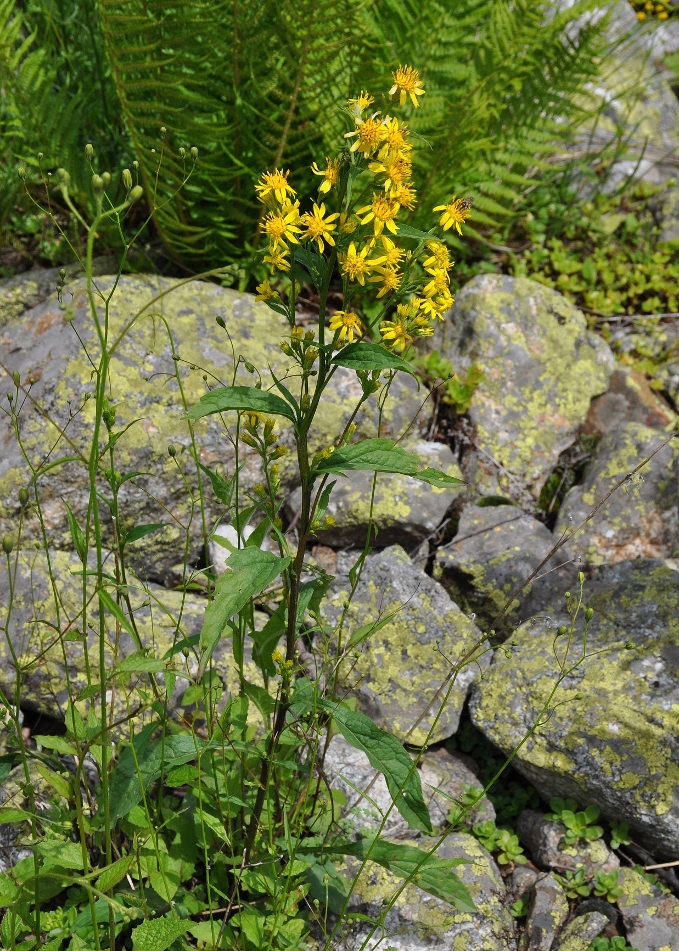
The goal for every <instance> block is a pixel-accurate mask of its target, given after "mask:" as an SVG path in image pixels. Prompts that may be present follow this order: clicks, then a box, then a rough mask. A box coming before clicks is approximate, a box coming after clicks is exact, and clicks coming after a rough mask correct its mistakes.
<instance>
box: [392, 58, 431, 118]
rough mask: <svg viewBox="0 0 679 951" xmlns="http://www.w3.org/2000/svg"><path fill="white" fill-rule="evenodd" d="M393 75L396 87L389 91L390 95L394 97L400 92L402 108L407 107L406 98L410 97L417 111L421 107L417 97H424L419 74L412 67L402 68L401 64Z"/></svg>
mask: <svg viewBox="0 0 679 951" xmlns="http://www.w3.org/2000/svg"><path fill="white" fill-rule="evenodd" d="M391 75H392V76H393V78H394V85H393V86H392V87H391V89H390V90H389V95H390V96H393V95H394V94H395V93H397V92H398V94H399V100H400V104H401V105H402V106H404V105H405V101H406V98H407V97H408V96H410V98H411V100H412V103H413V105H414V106H415V108H416V109H417V107H418V105H419V103H418V101H417V97H418V96H422V95H424V89H423V88H422V81H421V80H420V74H419V72H418V71H417V70H416V69H415V68H414V67H412V66H401V65H400V64H399V67H398V69H397V70H396V72H395V73H392V74H391Z"/></svg>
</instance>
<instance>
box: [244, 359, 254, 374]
mask: <svg viewBox="0 0 679 951" xmlns="http://www.w3.org/2000/svg"><path fill="white" fill-rule="evenodd" d="M243 365H244V366H245V369H246V370H247V371H248V373H254V372H255V368H254V367H253V365H252V364H251V363H250V361H249V360H243Z"/></svg>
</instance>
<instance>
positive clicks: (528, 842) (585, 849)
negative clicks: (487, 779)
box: [516, 809, 620, 878]
mask: <svg viewBox="0 0 679 951" xmlns="http://www.w3.org/2000/svg"><path fill="white" fill-rule="evenodd" d="M516 831H517V834H518V836H519V838H520V840H521V844H522V845H523V846H525V848H526V850H527V852H528V854H529V855H530V857H531V858H532V860H533V861H534V862H535V864H536V865H539V866H540V868H556V869H559V870H562V869H566V870H568V871H572V872H574V871H575V870H576V869H577V868H579V867H580V866H582V867H583V868H584V869H585V871H586V873H587V877H588V878H591V877H592V876H593V875H594V872H595V871H597V870H599V871H603V872H614V871H615V870H616V869H618V868H620V860H619V858H618V856H617V855H616V854H615V853H614V852H611V850H610V849H609V848H608V846H607V845H606V843H605V842H603V841H602V840H601V839H594V840H591V841H588V840H586V839H581V840H579V841H578V842H576V843H574V844H573V845H566V843H565V841H564V835H565V833H566V828H565V826H563V825H562V824H561V823H560V822H553V821H552V820H550V819H548V818H547V817H546V816H545V815H543V814H542V813H541V812H535V811H534V810H533V809H524V810H523V812H522V813H521V815H520V816H519V820H518V823H517V827H516Z"/></svg>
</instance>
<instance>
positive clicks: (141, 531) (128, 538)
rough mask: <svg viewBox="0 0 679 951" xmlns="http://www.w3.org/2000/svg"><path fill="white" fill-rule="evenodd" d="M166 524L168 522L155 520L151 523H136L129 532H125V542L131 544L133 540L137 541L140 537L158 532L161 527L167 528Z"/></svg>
mask: <svg viewBox="0 0 679 951" xmlns="http://www.w3.org/2000/svg"><path fill="white" fill-rule="evenodd" d="M166 525H167V522H153V523H151V524H149V525H135V526H134V528H131V529H130V530H129V532H126V533H125V538H124V544H125V545H130V544H132V542H136V541H138V540H139V539H140V538H144V536H146V535H150V534H151V533H152V532H157V531H158V529H159V528H165V526H166Z"/></svg>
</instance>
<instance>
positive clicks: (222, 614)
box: [198, 548, 290, 678]
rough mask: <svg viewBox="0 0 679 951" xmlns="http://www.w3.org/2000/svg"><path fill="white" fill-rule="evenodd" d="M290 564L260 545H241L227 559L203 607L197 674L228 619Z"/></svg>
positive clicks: (224, 631) (208, 660) (206, 662)
mask: <svg viewBox="0 0 679 951" xmlns="http://www.w3.org/2000/svg"><path fill="white" fill-rule="evenodd" d="M289 564H290V558H281V557H280V556H279V555H275V554H274V553H273V552H272V551H262V549H261V548H242V549H240V550H238V551H234V552H233V553H232V554H231V555H229V557H228V558H227V559H226V569H227V570H226V573H225V574H223V575H222V577H221V578H220V579H219V581H218V582H217V586H216V588H215V597H214V600H213V601H211V602H210V604H208V606H207V608H206V609H205V620H204V621H203V630H202V631H201V635H200V647H201V658H200V664H199V666H198V677H199V678H200V677H202V676H203V674H204V673H205V669H206V667H207V665H208V663H209V662H210V658H211V657H212V654H213V652H214V649H215V647H216V646H217V644H218V643H219V639H220V638H221V637H222V636H223V635H224V634H225V633H226V631H227V629H228V623H229V619H230V618H232V617H233V615H234V614H238V612H239V611H240V610H241V608H243V607H245V605H246V604H247V603H248V601H249V600H250V598H252V597H254V596H255V595H256V594H260V592H262V591H263V590H264V588H266V586H267V585H270V584H271V582H272V581H274V580H275V579H276V578H277V577H278V575H280V574H281V572H282V571H284V570H285V569H286V568H287V566H288V565H289Z"/></svg>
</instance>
